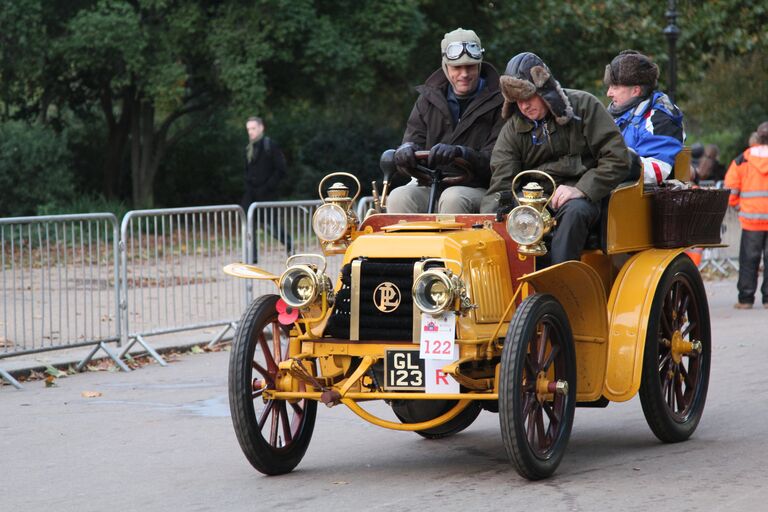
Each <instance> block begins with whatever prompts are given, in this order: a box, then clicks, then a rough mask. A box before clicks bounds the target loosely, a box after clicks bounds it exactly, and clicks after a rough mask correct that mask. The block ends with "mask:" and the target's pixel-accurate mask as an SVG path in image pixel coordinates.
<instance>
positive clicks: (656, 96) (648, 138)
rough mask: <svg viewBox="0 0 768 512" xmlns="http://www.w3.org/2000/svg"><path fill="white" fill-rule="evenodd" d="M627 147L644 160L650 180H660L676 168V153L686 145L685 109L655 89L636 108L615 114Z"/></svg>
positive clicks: (645, 172) (646, 176) (646, 173)
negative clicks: (681, 109) (678, 106)
mask: <svg viewBox="0 0 768 512" xmlns="http://www.w3.org/2000/svg"><path fill="white" fill-rule="evenodd" d="M614 121H615V122H616V126H618V127H619V130H621V134H622V135H623V136H624V142H626V143H627V147H630V148H632V149H634V150H635V151H636V152H637V154H638V155H640V157H641V160H642V162H643V175H644V176H645V182H646V183H656V184H659V183H661V182H662V180H664V179H666V178H667V177H668V176H669V175H670V174H671V172H672V166H673V165H674V164H675V157H676V156H677V154H678V153H679V152H680V150H681V149H683V142H684V141H685V131H684V129H683V113H682V112H681V111H680V109H679V108H677V105H675V104H673V103H672V101H671V100H670V99H669V96H667V95H666V94H664V93H663V92H660V91H654V92H653V94H652V95H651V96H650V97H649V98H648V99H647V100H644V101H642V102H640V104H639V105H637V106H636V107H634V108H631V109H629V110H627V111H626V112H624V113H622V114H621V115H619V116H617V117H615V118H614Z"/></svg>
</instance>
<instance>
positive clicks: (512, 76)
mask: <svg viewBox="0 0 768 512" xmlns="http://www.w3.org/2000/svg"><path fill="white" fill-rule="evenodd" d="M499 85H500V87H501V93H502V95H503V96H504V106H503V107H502V110H501V116H502V117H503V118H504V119H507V118H508V117H509V116H511V115H512V112H513V107H514V106H515V102H516V101H518V100H527V99H528V98H530V97H532V96H533V95H534V94H538V95H539V96H541V99H542V100H544V103H546V104H547V107H549V111H550V112H551V113H552V115H553V116H555V121H556V122H557V124H565V123H567V122H568V121H570V120H571V118H573V107H571V102H570V101H568V96H566V95H565V91H563V89H562V87H560V83H559V82H558V81H557V80H555V77H554V76H552V72H551V71H550V70H549V67H547V65H546V64H545V63H544V61H543V60H541V58H540V57H539V56H538V55H536V54H534V53H531V52H523V53H519V54H517V55H515V56H514V57H512V59H511V60H510V61H509V62H508V63H507V69H506V70H505V71H504V74H503V75H501V78H500V79H499Z"/></svg>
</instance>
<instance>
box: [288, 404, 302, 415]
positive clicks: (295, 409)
mask: <svg viewBox="0 0 768 512" xmlns="http://www.w3.org/2000/svg"><path fill="white" fill-rule="evenodd" d="M291 409H293V412H294V414H296V415H297V416H299V417H302V416H304V409H302V408H301V406H300V405H299V402H296V403H295V404H291Z"/></svg>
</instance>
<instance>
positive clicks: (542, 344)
mask: <svg viewBox="0 0 768 512" xmlns="http://www.w3.org/2000/svg"><path fill="white" fill-rule="evenodd" d="M548 339H549V324H547V323H544V324H543V325H542V326H541V335H540V336H539V339H538V342H537V343H538V354H536V363H537V365H536V366H537V368H536V369H537V370H538V371H541V363H542V361H544V352H545V351H546V350H547V340H548Z"/></svg>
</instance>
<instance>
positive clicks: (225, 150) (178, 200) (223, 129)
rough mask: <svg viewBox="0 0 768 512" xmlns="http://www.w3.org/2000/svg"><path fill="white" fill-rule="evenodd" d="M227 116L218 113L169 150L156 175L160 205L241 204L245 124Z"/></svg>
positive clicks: (221, 112)
mask: <svg viewBox="0 0 768 512" xmlns="http://www.w3.org/2000/svg"><path fill="white" fill-rule="evenodd" d="M228 117H229V114H228V113H227V112H225V111H220V112H216V114H215V115H214V116H212V118H211V122H209V123H205V124H203V125H201V127H200V128H199V129H197V130H195V131H193V132H191V133H189V135H187V136H186V137H183V138H182V139H180V140H179V142H178V144H176V146H174V148H173V149H172V150H171V151H170V152H169V153H168V157H167V158H166V159H165V161H164V162H163V164H162V166H161V167H160V171H159V172H158V177H157V193H156V199H157V203H158V205H159V206H162V207H184V206H198V205H209V204H239V203H240V199H241V197H242V195H243V162H244V160H243V159H244V151H245V149H244V148H245V144H246V141H247V137H246V133H245V123H243V124H242V125H239V124H238V125H237V126H235V125H229V124H227V123H226V122H225V120H226V119H227V118H228Z"/></svg>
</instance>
